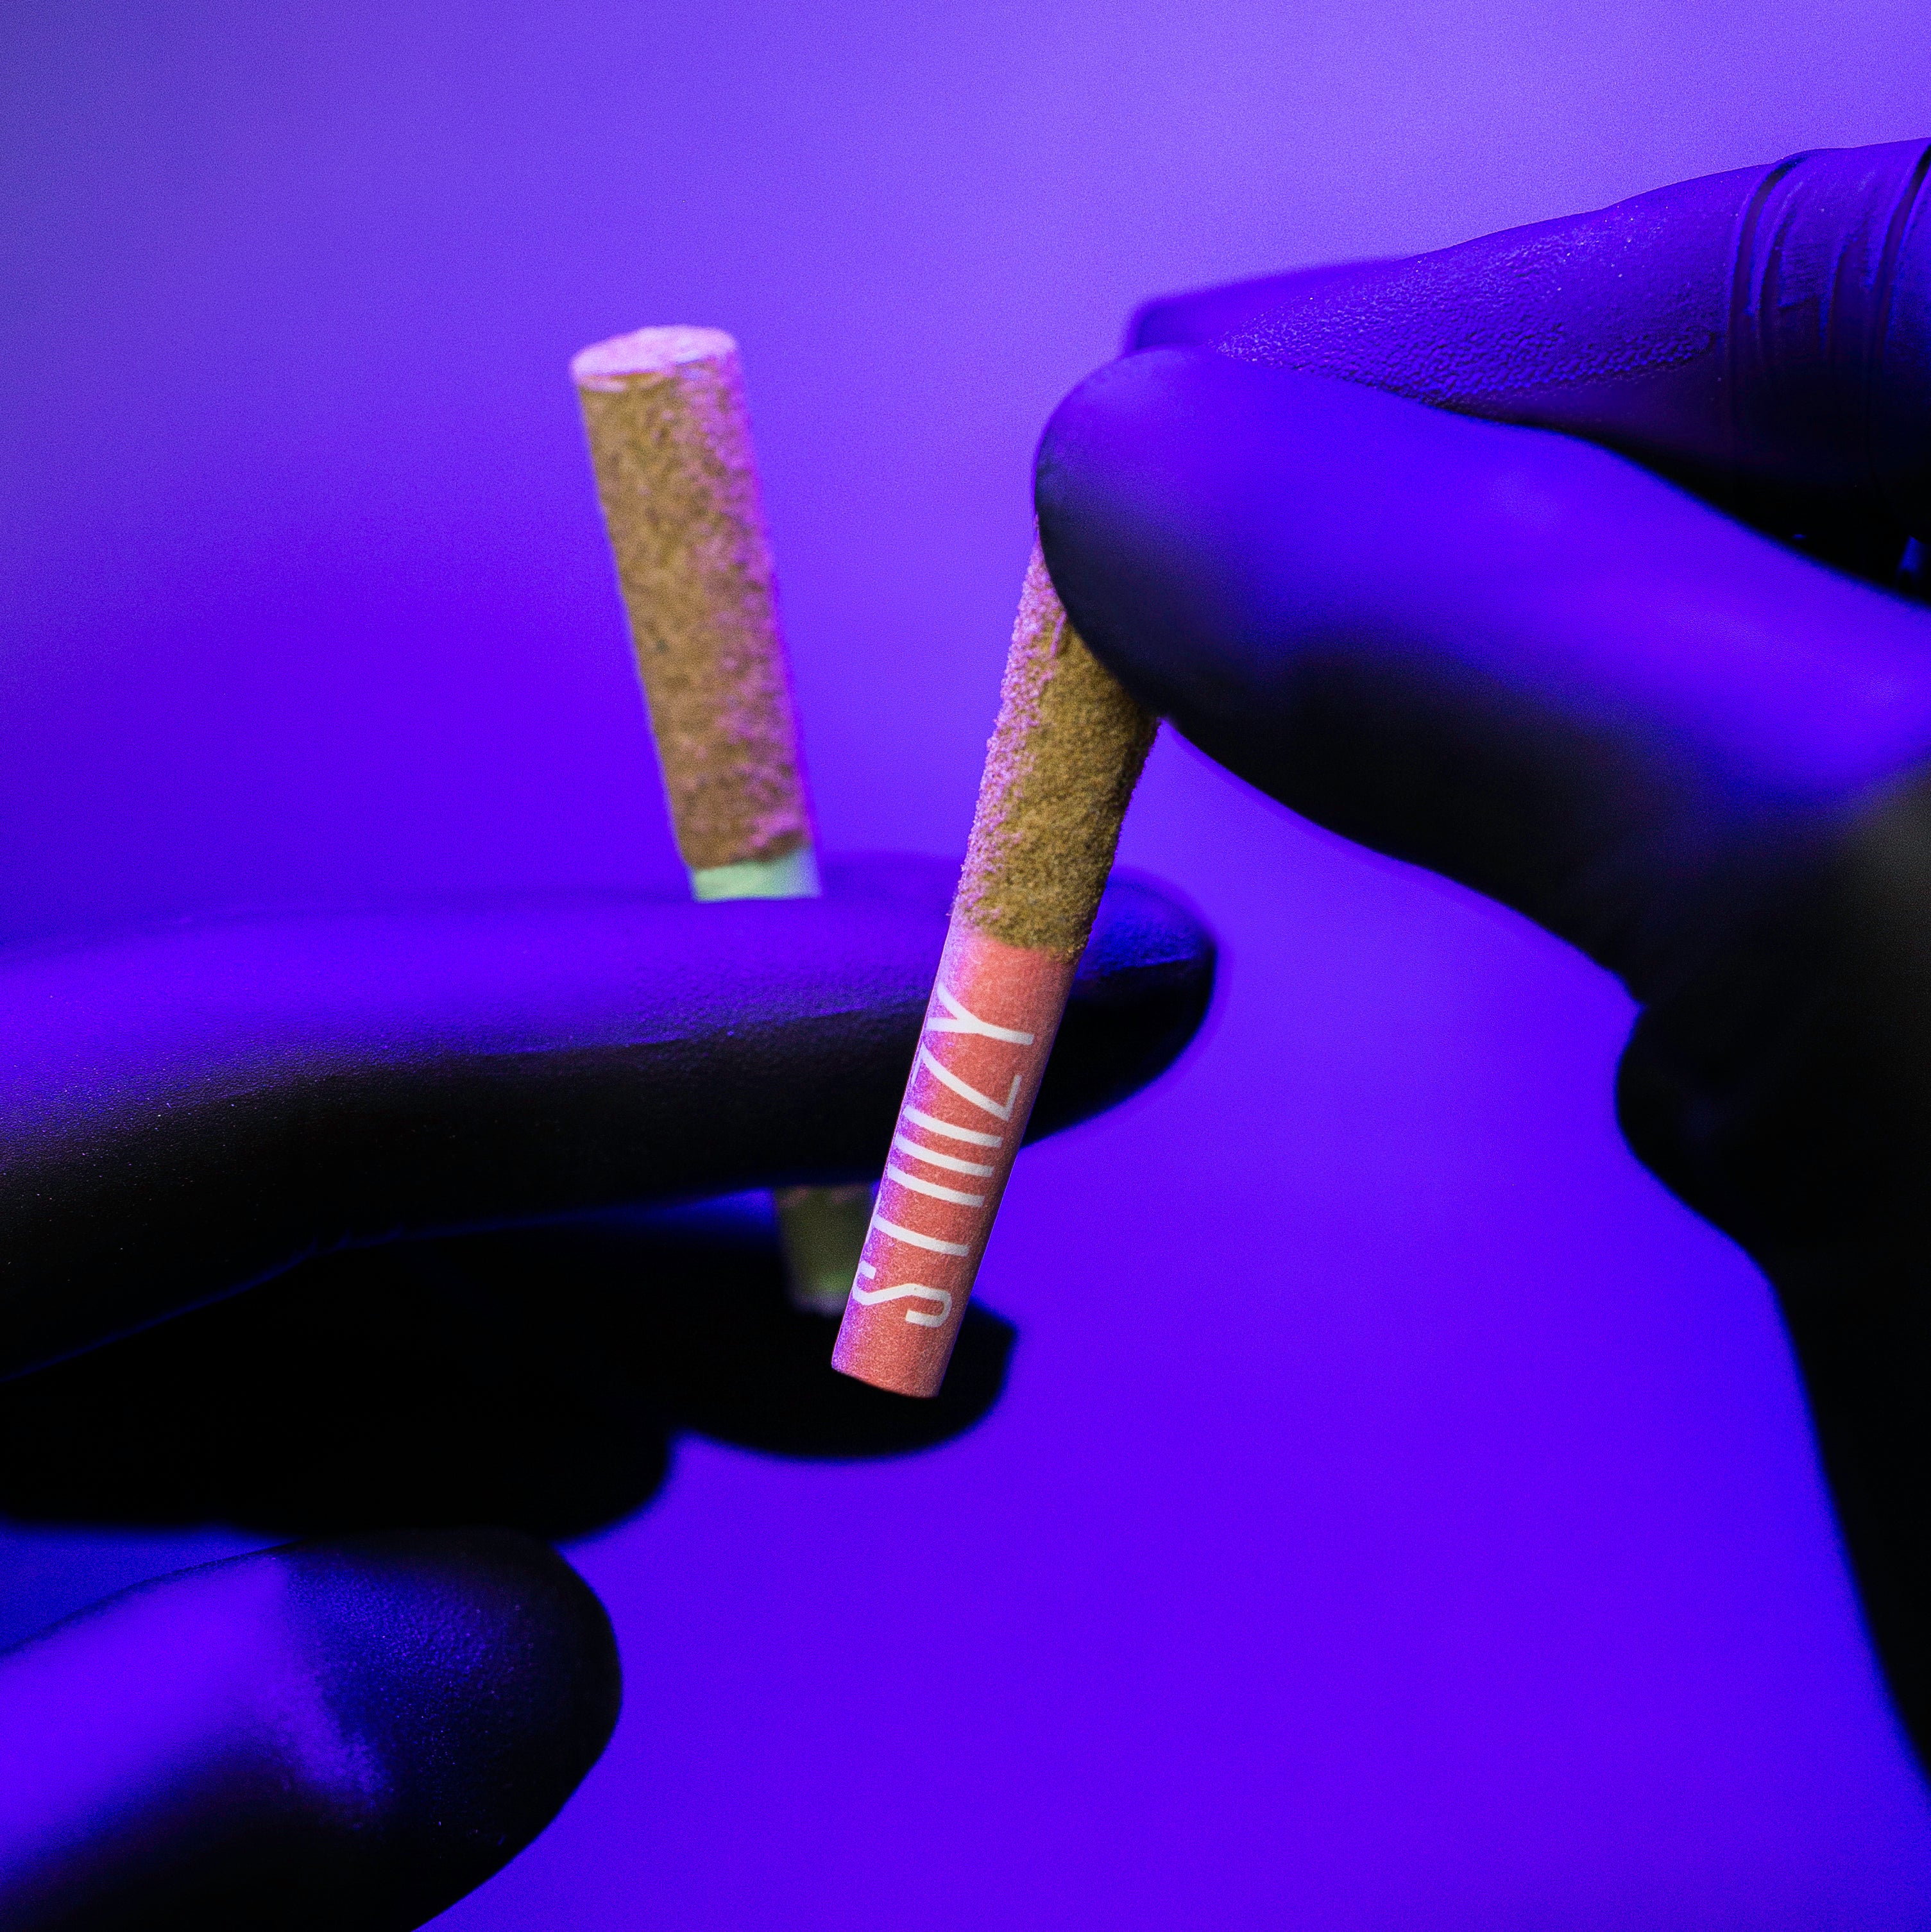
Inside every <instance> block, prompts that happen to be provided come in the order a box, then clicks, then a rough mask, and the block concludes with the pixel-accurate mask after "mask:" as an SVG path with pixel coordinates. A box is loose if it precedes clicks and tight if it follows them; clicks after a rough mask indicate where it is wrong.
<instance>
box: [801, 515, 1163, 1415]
mask: <svg viewBox="0 0 1931 1932" xmlns="http://www.w3.org/2000/svg"><path fill="white" fill-rule="evenodd" d="M1155 728H1156V720H1155V719H1153V718H1152V717H1151V716H1150V715H1148V714H1147V712H1145V711H1144V710H1142V709H1141V707H1140V706H1138V704H1136V703H1135V702H1134V700H1132V698H1130V697H1128V696H1127V694H1126V692H1125V691H1123V690H1122V689H1121V688H1120V685H1118V684H1117V682H1115V681H1114V678H1113V677H1112V676H1111V674H1110V673H1108V672H1107V671H1106V670H1104V669H1103V668H1102V667H1101V665H1100V664H1099V661H1098V660H1097V659H1096V658H1095V657H1094V656H1093V653H1092V652H1090V651H1089V650H1088V649H1087V647H1086V646H1085V645H1084V643H1082V642H1081V640H1080V638H1079V637H1078V635H1077V634H1075V631H1073V629H1072V626H1071V625H1069V624H1068V622H1066V613H1065V612H1064V611H1063V610H1061V609H1060V601H1059V599H1058V598H1057V596H1056V595H1054V591H1053V586H1052V583H1051V580H1050V579H1049V578H1048V576H1047V574H1046V567H1045V562H1044V560H1043V559H1042V557H1041V556H1040V555H1039V551H1038V550H1037V549H1035V550H1034V551H1033V559H1032V562H1031V563H1030V565H1029V566H1028V568H1027V572H1026V582H1025V587H1024V589H1023V591H1022V592H1021V595H1020V601H1019V616H1018V622H1016V623H1015V625H1014V626H1013V631H1012V649H1011V651H1010V652H1009V655H1008V656H1007V658H1006V675H1005V678H1004V680H1003V683H1002V685H1001V686H1000V702H999V721H998V723H997V725H996V726H995V727H994V731H993V735H992V739H991V742H990V743H989V744H988V746H987V748H986V760H985V772H984V775H982V778H980V781H979V802H978V805H977V807H976V809H975V811H974V812H973V826H972V836H971V839H970V843H969V844H968V845H967V851H966V861H965V866H964V870H963V871H962V872H961V875H960V878H959V885H958V892H957V894H956V895H955V897H954V899H953V901H952V922H951V926H950V927H949V930H948V932H947V934H946V948H945V953H944V956H943V958H942V959H941V960H940V965H939V974H938V979H937V983H935V984H934V987H933V989H932V997H931V1003H930V1004H929V1005H928V1007H927V1008H926V1010H925V1025H924V1028H923V1030H922V1032H921V1034H920V1036H919V1047H918V1051H917V1052H916V1055H915V1056H914V1058H913V1063H912V1072H911V1076H910V1079H908V1080H907V1083H906V1088H905V1098H904V1101H903V1103H901V1106H900V1109H899V1113H898V1125H897V1127H896V1128H895V1130H894V1131H893V1134H892V1153H891V1155H890V1157H889V1160H887V1162H886V1169H885V1178H884V1180H883V1183H882V1184H881V1185H880V1189H879V1193H878V1199H877V1205H876V1207H875V1208H874V1210H873V1213H872V1219H871V1228H870V1229H869V1230H868V1232H867V1234H866V1236H865V1248H864V1251H863V1253H862V1256H861V1258H860V1259H859V1265H858V1270H857V1279H856V1281H855V1282H854V1283H853V1286H852V1290H851V1298H850V1301H849V1302H848V1303H847V1306H846V1308H845V1315H844V1322H843V1324H842V1325H841V1326H840V1328H839V1330H838V1344H837V1347H836V1349H835V1351H834V1352H833V1354H832V1366H833V1367H835V1368H838V1369H840V1370H843V1371H844V1373H845V1374H847V1375H848V1376H856V1378H857V1379H859V1381H861V1382H870V1383H872V1384H873V1385H874V1386H876V1387H877V1388H885V1389H892V1390H895V1391H897V1392H898V1393H899V1394H901V1395H919V1396H930V1395H936V1394H937V1393H938V1391H939V1385H940V1383H941V1382H943V1381H944V1379H945V1374H946V1363H947V1362H948V1361H949V1360H950V1359H951V1357H952V1344H953V1343H954V1341H955V1340H956V1339H957V1337H958V1329H959V1324H960V1322H961V1320H962V1319H964V1315H965V1305H966V1301H967V1297H968V1296H969V1295H970V1293H971V1292H972V1285H973V1277H975V1276H976V1274H978V1272H979V1262H980V1259H981V1258H982V1256H983V1255H984V1254H985V1244H986V1238H987V1237H988V1235H990V1234H991V1231H992V1220H993V1217H994V1214H997V1212H998V1209H999V1201H1000V1196H1001V1195H1002V1194H1003V1193H1004V1192H1005V1189H1006V1179H1007V1177H1008V1176H1009V1175H1010V1173H1011V1172H1012V1160H1013V1156H1014V1155H1015V1154H1016V1153H1017V1152H1018V1148H1019V1142H1020V1139H1021V1136H1023V1135H1024V1133H1025V1131H1026V1123H1027V1117H1028V1116H1029V1115H1030V1114H1031V1112H1032V1111H1033V1100H1034V1099H1035V1097H1036V1096H1037V1094H1038V1093H1039V1079H1040V1076H1041V1075H1042V1073H1044V1072H1045V1066H1046V1059H1047V1056H1048V1054H1049V1053H1050V1052H1051V1051H1052V1045H1053V1036H1054V1034H1055V1033H1056V1032H1057V1031H1058V1029H1059V1024H1060V1019H1061V1016H1063V1013H1065V1010H1066V994H1067V992H1068V990H1069V988H1070V987H1071V986H1072V977H1073V969H1074V968H1075V966H1076V965H1078V962H1079V956H1080V954H1081V952H1082V951H1083V950H1084V948H1085V946H1086V942H1087V935H1089V934H1090V932H1091V931H1092V930H1093V914H1094V913H1095V911H1096V910H1097V909H1098V907H1099V895H1100V892H1101V890H1102V888H1103V887H1104V886H1105V883H1106V875H1107V872H1108V868H1110V867H1111V865H1112V863H1113V854H1114V848H1115V847H1116V846H1117V844H1118V843H1119V838H1120V821H1121V820H1122V819H1123V817H1125V815H1126V804H1127V801H1128V799H1129V798H1130V797H1131V796H1132V792H1133V787H1134V785H1135V782H1136V781H1138V778H1139V775H1140V769H1141V766H1142V765H1144V763H1145V762H1146V758H1147V750H1148V748H1149V747H1150V745H1152V743H1153V733H1154V730H1155Z"/></svg>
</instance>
